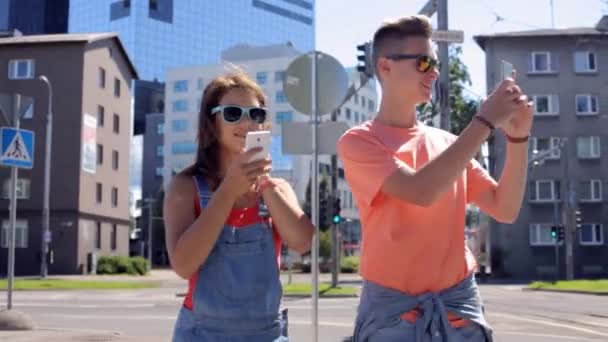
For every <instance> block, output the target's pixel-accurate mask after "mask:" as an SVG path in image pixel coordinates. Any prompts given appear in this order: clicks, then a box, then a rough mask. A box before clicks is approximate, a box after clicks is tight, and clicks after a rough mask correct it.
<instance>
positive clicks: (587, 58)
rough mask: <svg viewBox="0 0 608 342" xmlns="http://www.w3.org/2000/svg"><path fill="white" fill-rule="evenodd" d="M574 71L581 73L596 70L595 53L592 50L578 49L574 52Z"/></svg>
mask: <svg viewBox="0 0 608 342" xmlns="http://www.w3.org/2000/svg"><path fill="white" fill-rule="evenodd" d="M574 71H575V72H581V73H584V72H596V71H597V65H596V60H595V53H594V52H591V51H576V52H575V53H574Z"/></svg>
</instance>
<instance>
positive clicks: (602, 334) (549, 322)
mask: <svg viewBox="0 0 608 342" xmlns="http://www.w3.org/2000/svg"><path fill="white" fill-rule="evenodd" d="M493 316H498V317H504V318H508V319H513V320H519V321H523V322H530V323H538V324H544V325H548V326H553V327H560V328H566V329H570V330H576V331H580V332H584V333H587V334H591V335H597V336H602V337H608V334H606V333H602V332H599V331H596V330H591V329H585V328H579V327H575V326H573V325H569V324H563V323H555V322H551V321H545V320H541V319H531V318H523V317H520V316H516V315H510V314H505V313H497V312H494V313H491V314H490V315H489V317H493Z"/></svg>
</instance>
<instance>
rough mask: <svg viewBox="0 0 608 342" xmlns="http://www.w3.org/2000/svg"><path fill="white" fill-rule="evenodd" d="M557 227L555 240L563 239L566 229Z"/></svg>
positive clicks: (560, 240)
mask: <svg viewBox="0 0 608 342" xmlns="http://www.w3.org/2000/svg"><path fill="white" fill-rule="evenodd" d="M557 228H558V229H557V241H558V242H562V241H564V238H565V236H566V229H565V228H566V227H564V226H559V227H557Z"/></svg>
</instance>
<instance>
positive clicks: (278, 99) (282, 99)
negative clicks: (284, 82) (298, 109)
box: [274, 90, 287, 103]
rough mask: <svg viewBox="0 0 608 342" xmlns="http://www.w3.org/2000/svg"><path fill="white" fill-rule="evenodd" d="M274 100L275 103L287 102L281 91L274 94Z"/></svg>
mask: <svg viewBox="0 0 608 342" xmlns="http://www.w3.org/2000/svg"><path fill="white" fill-rule="evenodd" d="M274 100H275V102H276V103H285V102H287V97H285V93H284V92H283V91H282V90H278V91H277V92H276V94H275V98H274Z"/></svg>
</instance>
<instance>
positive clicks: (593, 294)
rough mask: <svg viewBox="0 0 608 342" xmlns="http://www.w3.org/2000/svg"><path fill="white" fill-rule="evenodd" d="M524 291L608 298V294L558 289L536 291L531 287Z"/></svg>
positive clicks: (523, 289) (525, 288)
mask: <svg viewBox="0 0 608 342" xmlns="http://www.w3.org/2000/svg"><path fill="white" fill-rule="evenodd" d="M522 291H538V292H556V293H572V294H584V295H592V296H608V292H591V291H581V290H557V289H534V288H530V287H524V288H522Z"/></svg>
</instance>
